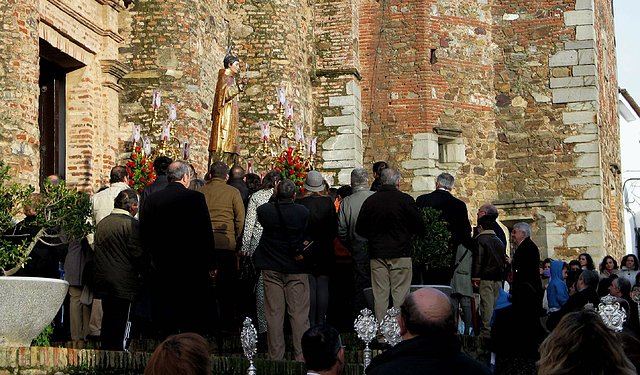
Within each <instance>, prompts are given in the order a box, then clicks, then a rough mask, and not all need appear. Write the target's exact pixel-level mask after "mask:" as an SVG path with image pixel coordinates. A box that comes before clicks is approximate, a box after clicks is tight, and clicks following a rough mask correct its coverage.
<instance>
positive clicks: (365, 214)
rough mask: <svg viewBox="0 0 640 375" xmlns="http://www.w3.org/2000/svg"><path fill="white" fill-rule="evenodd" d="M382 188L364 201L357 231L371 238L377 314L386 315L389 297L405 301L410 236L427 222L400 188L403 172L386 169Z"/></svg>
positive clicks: (382, 173)
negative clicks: (401, 173)
mask: <svg viewBox="0 0 640 375" xmlns="http://www.w3.org/2000/svg"><path fill="white" fill-rule="evenodd" d="M380 183H381V184H382V186H381V187H380V189H379V190H378V191H377V192H376V193H375V194H373V195H372V196H370V197H369V198H367V199H366V200H365V201H364V203H363V204H362V208H361V209H360V213H359V215H358V221H357V222H356V232H357V233H358V234H359V235H361V236H362V237H364V238H366V239H367V240H368V242H367V243H368V248H367V252H368V253H369V262H370V265H371V287H372V290H373V302H374V305H375V315H376V319H378V321H381V320H382V318H383V317H384V315H385V313H386V311H387V308H388V305H389V296H391V298H392V299H393V306H395V307H398V306H400V304H401V303H402V301H404V299H405V297H406V296H407V294H409V289H410V286H411V276H412V274H413V272H412V268H411V266H412V264H411V239H412V237H413V235H415V234H419V233H423V232H424V230H425V228H424V221H423V220H422V216H421V215H420V211H419V210H418V207H417V206H416V203H415V201H414V200H413V198H412V197H411V196H410V195H409V194H406V193H403V192H401V191H400V190H398V188H399V187H400V173H398V172H397V171H396V170H394V169H391V168H386V169H383V170H382V172H381V176H380Z"/></svg>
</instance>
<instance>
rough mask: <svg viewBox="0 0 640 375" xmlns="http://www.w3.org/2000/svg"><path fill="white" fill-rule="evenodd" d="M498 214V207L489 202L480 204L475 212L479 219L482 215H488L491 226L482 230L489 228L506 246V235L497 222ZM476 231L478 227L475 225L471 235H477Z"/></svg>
mask: <svg viewBox="0 0 640 375" xmlns="http://www.w3.org/2000/svg"><path fill="white" fill-rule="evenodd" d="M498 215H499V213H498V207H496V206H494V205H492V204H491V203H485V204H483V205H482V206H480V208H478V212H477V213H476V216H477V218H478V220H480V218H481V217H484V216H487V217H490V218H491V219H492V220H493V225H492V226H491V228H484V230H487V229H490V230H492V231H494V232H495V234H496V236H498V238H499V239H500V241H502V243H503V244H504V246H506V247H508V242H507V236H506V235H505V234H504V231H503V230H502V227H501V226H500V224H499V223H498ZM478 233H479V232H478V227H475V228H474V229H473V237H475V236H477V235H478Z"/></svg>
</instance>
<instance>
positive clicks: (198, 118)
mask: <svg viewBox="0 0 640 375" xmlns="http://www.w3.org/2000/svg"><path fill="white" fill-rule="evenodd" d="M227 13H228V8H227V4H226V2H224V1H192V0H183V1H173V2H163V1H156V0H142V1H135V2H134V3H132V4H131V5H130V7H129V9H128V11H127V12H126V13H123V15H122V16H121V19H120V25H121V26H120V27H121V32H122V34H123V35H126V36H127V41H128V43H125V44H123V45H122V46H121V47H120V49H119V52H120V61H121V62H122V63H123V64H125V65H127V66H128V67H129V68H130V72H129V73H128V74H127V75H125V76H124V77H123V78H122V80H121V84H122V85H123V86H124V90H123V92H122V93H121V95H120V98H121V102H122V105H121V106H120V124H119V125H120V134H121V136H120V137H119V146H118V147H119V150H120V152H121V154H120V155H119V158H120V159H121V160H122V159H124V158H126V157H128V153H129V152H130V143H129V142H126V141H128V140H129V139H130V137H131V125H132V124H139V125H141V126H142V133H143V136H145V135H146V136H149V137H150V138H151V139H153V140H154V141H153V142H154V146H155V144H157V140H158V139H159V138H160V134H161V126H162V123H163V122H165V121H166V120H167V117H168V105H169V104H174V105H175V106H176V112H177V120H176V121H175V130H176V132H175V136H176V138H177V139H179V140H180V141H185V140H187V141H188V142H189V143H190V145H191V146H190V151H191V152H190V157H189V162H191V163H193V164H194V165H195V168H196V172H197V173H198V175H199V177H202V176H203V175H204V174H205V172H206V163H207V157H208V151H207V148H208V145H209V133H210V129H211V119H210V118H211V104H212V102H213V95H214V91H215V83H216V80H217V74H218V69H220V68H222V66H223V65H222V60H223V58H224V50H225V46H226V44H227V40H228V37H229V24H228V20H227V19H226V18H225V17H226V15H227ZM153 90H158V91H160V93H161V100H162V106H161V108H160V109H159V110H158V114H157V119H156V123H155V126H153V127H152V123H153V110H152V108H153V106H152V95H153V94H152V93H153Z"/></svg>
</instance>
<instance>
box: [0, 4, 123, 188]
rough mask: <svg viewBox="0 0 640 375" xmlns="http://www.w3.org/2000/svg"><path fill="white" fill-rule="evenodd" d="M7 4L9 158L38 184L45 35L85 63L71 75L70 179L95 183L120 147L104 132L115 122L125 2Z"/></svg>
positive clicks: (0, 114) (4, 113) (2, 112)
mask: <svg viewBox="0 0 640 375" xmlns="http://www.w3.org/2000/svg"><path fill="white" fill-rule="evenodd" d="M5 8H6V12H0V14H2V16H3V17H5V19H4V20H3V22H2V23H3V25H5V27H4V29H3V31H2V33H4V35H2V36H0V40H2V43H0V44H2V47H1V48H2V49H1V50H2V51H3V52H2V54H3V59H2V60H3V61H2V65H3V66H6V68H4V71H3V73H4V74H0V80H2V82H0V86H2V87H3V93H4V94H3V99H2V100H6V103H7V105H6V106H5V105H1V106H0V107H2V109H0V118H1V119H2V123H3V125H5V126H4V127H3V132H2V135H1V136H0V137H2V138H3V141H5V142H7V145H6V146H7V147H4V145H3V147H2V150H3V158H5V159H6V160H7V161H8V162H9V163H10V164H12V165H15V166H19V168H18V171H19V173H18V178H19V180H21V181H23V182H28V183H31V184H33V185H36V186H37V185H38V182H39V181H38V180H39V169H40V165H39V164H40V163H39V147H40V140H39V137H40V134H39V129H38V95H39V87H38V77H39V54H40V50H39V40H43V41H44V42H46V43H49V44H51V45H52V46H53V47H55V48H57V49H58V50H59V51H61V52H62V53H63V54H65V55H67V56H68V57H71V58H73V59H75V60H77V61H78V62H79V63H81V64H84V67H83V68H80V69H77V70H75V71H72V72H70V73H68V74H67V78H66V94H65V97H66V111H65V112H64V118H63V119H62V122H63V123H65V131H66V141H67V142H66V162H65V164H66V171H67V173H66V175H65V178H66V179H67V181H68V182H69V183H70V184H71V185H75V186H77V187H79V188H81V189H91V187H92V186H93V185H95V184H97V183H99V182H100V181H101V175H103V173H104V169H105V167H104V165H103V164H104V161H105V160H106V161H108V162H109V161H111V160H112V159H113V151H114V147H113V145H112V143H111V142H110V141H109V140H108V139H105V138H104V137H103V136H102V135H103V134H108V133H112V130H113V129H114V128H116V127H117V111H114V110H113V109H114V108H117V107H118V98H117V92H118V90H119V89H120V86H118V84H117V79H118V78H119V77H120V76H121V72H122V69H121V68H122V67H120V66H119V65H118V64H117V62H116V59H117V47H116V46H117V44H118V43H120V42H122V41H123V39H122V38H121V37H120V35H118V34H117V14H118V12H120V11H121V10H122V9H123V7H122V6H121V5H120V4H119V3H118V2H117V1H103V2H98V1H94V0H76V1H41V2H36V3H33V2H31V3H27V2H25V3H24V4H23V3H22V2H19V3H18V4H11V6H7V7H5ZM5 80H6V82H5ZM109 164H111V163H110V162H109ZM110 167H111V165H109V168H110Z"/></svg>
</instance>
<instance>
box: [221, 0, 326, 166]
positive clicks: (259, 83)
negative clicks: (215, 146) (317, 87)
mask: <svg viewBox="0 0 640 375" xmlns="http://www.w3.org/2000/svg"><path fill="white" fill-rule="evenodd" d="M230 7H231V11H230V14H229V17H230V18H229V20H230V25H231V32H232V35H231V36H232V38H231V40H232V41H233V42H234V43H235V44H236V46H237V54H238V56H239V57H240V60H242V61H245V62H247V63H249V64H250V69H249V72H248V74H247V78H248V80H249V85H248V86H247V90H246V93H244V94H243V95H242V97H241V98H240V121H241V125H240V136H241V142H242V149H241V154H240V156H241V159H242V161H243V163H246V162H252V163H253V164H254V165H255V167H254V168H255V170H256V171H257V172H259V171H266V170H268V169H270V168H271V162H270V159H268V160H267V159H264V160H263V161H264V162H265V163H264V164H263V165H258V164H259V162H260V158H259V157H258V155H257V154H256V152H255V151H256V148H257V147H258V146H259V143H260V126H259V124H258V123H259V122H260V121H267V122H272V121H275V120H276V119H277V116H278V108H277V104H278V101H277V96H276V88H277V87H279V86H284V87H286V89H287V100H288V101H289V102H290V103H291V104H293V109H294V115H293V123H294V124H297V123H301V124H304V129H305V130H304V131H305V133H306V134H312V133H313V132H314V129H313V128H312V125H311V124H312V121H313V118H314V114H315V110H316V108H315V105H314V102H313V99H312V86H311V74H312V69H313V65H314V56H315V48H314V45H313V7H312V6H311V5H310V4H309V2H308V1H301V0H267V1H265V0H248V1H238V2H234V3H232V4H231V5H230ZM271 129H272V136H276V135H277V134H278V130H276V129H275V128H274V127H273V126H272V127H271ZM245 166H246V165H245Z"/></svg>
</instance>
